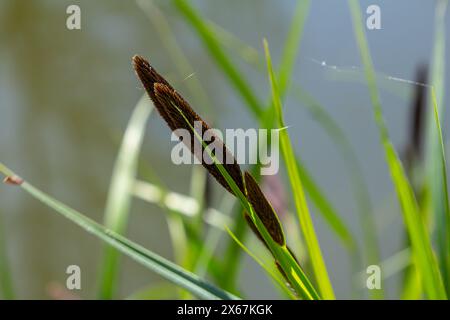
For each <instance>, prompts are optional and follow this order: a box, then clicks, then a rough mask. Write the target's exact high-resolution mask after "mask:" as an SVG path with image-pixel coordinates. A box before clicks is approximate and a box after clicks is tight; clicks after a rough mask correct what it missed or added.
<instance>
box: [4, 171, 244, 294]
mask: <svg viewBox="0 0 450 320" xmlns="http://www.w3.org/2000/svg"><path fill="white" fill-rule="evenodd" d="M0 172H2V173H3V174H5V175H6V176H13V175H14V173H13V172H12V171H11V170H10V169H8V168H7V167H5V166H4V165H3V164H1V163H0ZM20 187H21V188H22V189H23V190H24V191H26V192H27V193H29V194H30V195H31V196H33V197H34V198H35V199H37V200H39V201H40V202H42V203H43V204H45V205H47V206H48V207H50V208H52V209H53V210H55V211H56V212H58V213H59V214H61V215H62V216H64V217H65V218H67V219H69V220H70V221H72V222H73V223H75V224H77V225H78V226H80V227H81V228H83V229H84V230H85V231H87V232H89V233H91V234H93V235H94V236H96V237H97V238H99V239H101V240H102V241H104V242H106V243H107V244H109V245H110V246H112V247H114V248H115V249H117V250H119V251H120V252H122V253H123V254H125V255H127V256H128V257H130V258H132V259H133V260H135V261H137V262H139V263H140V264H142V265H143V266H145V267H146V268H148V269H150V270H152V271H153V272H155V273H157V274H159V275H160V276H162V277H163V278H165V279H167V280H169V281H170V282H172V283H175V284H176V285H178V286H180V287H182V288H185V289H186V290H188V291H189V292H191V293H192V294H193V295H195V296H197V297H199V298H201V299H238V297H236V296H234V295H232V294H230V293H228V292H225V291H223V290H222V289H219V288H217V287H215V286H214V285H212V284H210V283H208V282H206V281H204V280H203V279H200V278H199V277H198V276H197V275H195V274H193V273H191V272H188V271H186V270H185V269H183V268H181V267H179V266H177V265H176V264H174V263H172V262H170V261H168V260H166V259H165V258H163V257H161V256H159V255H157V254H155V253H153V252H151V251H150V250H147V249H145V248H144V247H143V246H141V245H139V244H136V243H134V242H132V241H130V240H128V239H127V238H125V237H123V236H121V235H119V234H118V233H116V232H114V231H112V230H109V229H107V228H105V227H104V226H102V225H100V224H98V223H97V222H95V221H93V220H92V219H90V218H88V217H87V216H85V215H83V214H81V213H80V212H78V211H76V210H74V209H72V208H70V207H68V206H67V205H65V204H63V203H62V202H60V201H58V200H56V199H54V198H52V197H50V196H49V195H48V194H46V193H44V192H42V191H40V190H39V189H37V188H35V187H34V186H32V185H31V184H29V183H28V182H22V183H21V184H20Z"/></svg>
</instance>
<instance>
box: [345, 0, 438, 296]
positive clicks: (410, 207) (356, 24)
mask: <svg viewBox="0 0 450 320" xmlns="http://www.w3.org/2000/svg"><path fill="white" fill-rule="evenodd" d="M348 4H349V7H350V12H351V15H352V20H353V28H354V32H355V37H356V41H357V43H358V47H359V50H360V55H361V60H362V62H363V65H364V72H365V75H366V80H367V85H368V88H369V93H370V98H371V101H372V105H373V111H374V116H375V122H376V125H377V126H378V130H379V133H380V139H381V143H382V144H383V148H384V150H385V156H386V162H387V164H388V166H389V170H390V173H391V177H392V181H393V183H394V186H395V190H396V192H397V197H398V200H399V202H400V206H401V209H402V213H403V219H404V223H405V226H406V228H407V230H408V233H409V236H410V239H411V245H412V252H413V259H415V263H416V266H417V270H418V272H419V274H420V278H421V281H422V284H423V286H424V288H425V292H426V294H427V296H428V298H430V299H445V298H446V294H445V290H444V287H443V285H442V280H441V276H440V272H439V268H438V265H437V263H436V260H435V257H434V255H433V249H432V246H431V240H430V237H429V235H428V233H427V231H426V229H425V226H424V222H423V220H422V218H421V216H420V213H419V208H418V205H417V201H416V198H415V196H414V192H413V189H412V187H411V185H410V183H409V181H408V179H407V177H406V174H405V172H404V170H403V166H402V164H401V162H400V160H399V158H398V156H397V153H396V152H395V149H394V147H393V145H392V143H391V141H390V139H389V134H388V132H387V128H386V125H385V122H384V118H383V113H382V109H381V103H380V99H379V96H378V89H377V85H376V80H375V72H374V70H373V65H372V58H371V56H370V52H369V46H368V44H367V40H366V37H365V34H364V25H363V22H362V17H361V11H360V6H359V3H358V1H357V0H349V1H348Z"/></svg>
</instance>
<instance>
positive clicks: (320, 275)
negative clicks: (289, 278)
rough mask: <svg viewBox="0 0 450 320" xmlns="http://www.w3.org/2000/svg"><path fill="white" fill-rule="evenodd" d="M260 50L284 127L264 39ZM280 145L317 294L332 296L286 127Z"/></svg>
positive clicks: (331, 297)
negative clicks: (262, 47)
mask: <svg viewBox="0 0 450 320" xmlns="http://www.w3.org/2000/svg"><path fill="white" fill-rule="evenodd" d="M264 49H265V53H266V60H267V69H268V73H269V78H270V84H271V88H272V96H273V103H274V106H275V109H276V113H277V114H276V116H277V119H278V125H279V127H280V128H285V124H284V120H283V112H282V108H281V99H280V95H279V91H278V86H277V82H276V80H275V76H274V72H273V68H272V61H271V58H270V52H269V46H268V44H267V41H266V40H264ZM280 144H281V152H282V154H283V159H284V161H285V163H286V167H287V171H288V176H289V180H290V182H291V187H292V192H293V195H294V201H295V206H296V208H297V214H298V219H299V222H300V226H301V230H302V232H303V235H304V238H305V243H306V246H307V248H308V253H309V256H310V260H311V264H312V267H313V270H314V275H315V278H316V281H317V283H318V285H319V288H320V293H321V295H322V297H323V298H324V299H334V298H335V297H334V292H333V288H332V286H331V282H330V279H329V276H328V271H327V268H326V265H325V262H324V260H323V257H322V252H321V249H320V246H319V241H318V240H317V236H316V232H315V230H314V225H313V222H312V219H311V216H310V213H309V209H308V204H307V202H306V197H305V193H304V191H303V186H302V182H301V179H300V174H299V171H298V167H297V163H296V158H295V154H294V151H293V149H292V144H291V141H290V138H289V134H288V132H287V130H281V131H280Z"/></svg>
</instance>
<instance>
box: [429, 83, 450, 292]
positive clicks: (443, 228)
mask: <svg viewBox="0 0 450 320" xmlns="http://www.w3.org/2000/svg"><path fill="white" fill-rule="evenodd" d="M431 96H432V103H433V110H434V119H435V127H436V131H437V137H438V143H439V149H440V150H439V153H440V157H439V158H440V161H441V165H440V168H441V181H442V186H441V189H442V197H443V199H442V201H443V206H444V208H443V213H442V215H443V217H441V219H440V220H439V222H438V223H442V224H443V225H439V226H438V228H439V229H440V232H439V233H438V236H439V241H438V242H439V248H440V264H441V272H442V277H443V279H444V286H445V288H446V291H447V296H448V295H449V294H450V283H449V282H450V279H449V277H450V207H449V202H448V182H447V165H446V160H445V149H444V139H443V138H442V129H441V122H440V120H439V109H438V104H437V100H436V95H435V91H434V88H431Z"/></svg>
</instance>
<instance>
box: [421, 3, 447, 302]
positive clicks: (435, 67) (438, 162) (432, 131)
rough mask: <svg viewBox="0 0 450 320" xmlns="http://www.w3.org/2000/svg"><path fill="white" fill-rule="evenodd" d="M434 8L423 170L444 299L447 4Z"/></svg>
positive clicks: (445, 271)
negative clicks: (441, 128) (442, 122)
mask: <svg viewBox="0 0 450 320" xmlns="http://www.w3.org/2000/svg"><path fill="white" fill-rule="evenodd" d="M435 6H436V8H435V31H434V48H433V57H432V66H431V75H430V79H431V85H432V87H433V89H432V93H431V94H429V95H428V115H427V121H428V123H427V131H426V147H427V149H426V151H427V153H426V157H425V165H426V166H425V167H426V175H427V177H426V178H427V187H428V188H429V191H430V201H429V209H430V211H431V212H432V218H433V219H434V224H435V226H436V234H437V249H438V256H439V264H440V268H441V272H442V277H443V279H444V284H445V286H446V290H447V295H450V240H449V238H448V234H449V233H450V229H449V224H450V222H449V216H448V211H447V210H448V195H447V192H446V191H445V190H444V188H443V187H444V186H445V185H446V181H444V176H443V175H442V172H443V171H445V167H443V166H445V163H443V161H442V148H441V145H440V141H439V135H440V132H438V130H436V121H435V120H436V115H437V114H439V115H440V116H441V117H443V116H444V114H445V105H444V90H445V51H446V50H445V37H446V35H445V30H446V26H445V24H446V22H445V13H446V10H447V6H448V1H447V0H438V1H437V2H436V5H435ZM435 109H436V110H435Z"/></svg>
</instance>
